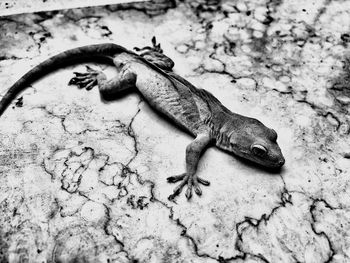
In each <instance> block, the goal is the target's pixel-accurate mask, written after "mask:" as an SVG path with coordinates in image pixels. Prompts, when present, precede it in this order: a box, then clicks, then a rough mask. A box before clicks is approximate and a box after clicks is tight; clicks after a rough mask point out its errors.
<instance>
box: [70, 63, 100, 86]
mask: <svg viewBox="0 0 350 263" xmlns="http://www.w3.org/2000/svg"><path fill="white" fill-rule="evenodd" d="M86 69H87V72H85V73H80V72H74V74H75V77H73V78H72V79H71V80H70V81H69V82H68V85H76V86H78V87H79V88H80V89H82V88H85V89H86V90H91V89H92V88H93V87H94V86H96V85H97V76H98V74H100V71H97V70H95V69H92V68H90V67H89V66H86Z"/></svg>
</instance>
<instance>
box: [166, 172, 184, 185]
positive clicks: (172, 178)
mask: <svg viewBox="0 0 350 263" xmlns="http://www.w3.org/2000/svg"><path fill="white" fill-rule="evenodd" d="M185 176H186V173H183V174H180V175H175V176H169V177H168V178H167V179H166V180H167V181H168V183H176V182H178V181H181V180H183V179H184V178H185Z"/></svg>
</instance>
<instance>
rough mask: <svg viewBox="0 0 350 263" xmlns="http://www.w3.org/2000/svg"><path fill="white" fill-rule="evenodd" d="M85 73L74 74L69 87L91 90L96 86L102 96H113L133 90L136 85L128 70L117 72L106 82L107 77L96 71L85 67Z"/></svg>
mask: <svg viewBox="0 0 350 263" xmlns="http://www.w3.org/2000/svg"><path fill="white" fill-rule="evenodd" d="M86 68H87V72H85V73H80V72H74V74H75V77H73V78H72V79H71V80H70V81H69V83H68V84H69V85H77V86H78V87H79V88H86V89H87V90H90V89H92V88H93V87H94V86H96V85H97V86H98V88H99V90H100V92H101V94H102V96H104V97H106V96H109V95H114V94H117V93H119V92H120V91H123V90H126V89H130V88H134V87H135V84H136V74H134V73H132V72H131V71H129V70H123V71H122V72H119V73H118V74H117V76H115V77H114V78H112V79H109V80H107V76H106V75H105V74H104V73H103V72H102V71H98V70H94V69H92V68H90V67H89V66H86Z"/></svg>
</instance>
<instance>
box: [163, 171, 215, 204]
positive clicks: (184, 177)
mask: <svg viewBox="0 0 350 263" xmlns="http://www.w3.org/2000/svg"><path fill="white" fill-rule="evenodd" d="M167 181H168V182H169V183H176V182H178V181H182V182H181V183H180V184H179V185H178V186H177V187H176V188H175V189H174V192H173V194H171V195H169V197H168V199H169V200H170V201H173V200H174V198H175V197H176V196H178V195H179V194H180V193H181V191H182V189H183V188H184V186H185V185H186V184H187V190H186V197H187V199H190V198H191V197H192V189H193V188H194V192H195V193H196V194H197V195H198V196H201V195H202V190H201V188H200V187H199V184H202V185H205V186H208V185H210V182H208V181H206V180H204V179H202V178H200V177H198V176H196V175H189V174H187V173H183V174H180V175H176V176H170V177H168V178H167Z"/></svg>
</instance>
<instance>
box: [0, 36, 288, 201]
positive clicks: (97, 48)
mask: <svg viewBox="0 0 350 263" xmlns="http://www.w3.org/2000/svg"><path fill="white" fill-rule="evenodd" d="M152 44H153V46H146V47H144V48H134V50H135V52H134V51H131V50H128V49H126V48H124V47H122V46H120V45H117V44H113V43H105V44H94V45H87V46H82V47H78V48H73V49H70V50H67V51H64V52H61V53H59V54H58V55H55V56H53V57H50V58H48V59H47V60H45V61H44V62H42V63H40V64H39V65H37V66H35V67H34V68H33V69H31V70H30V71H28V72H27V73H26V74H25V75H23V77H21V78H20V79H19V80H18V81H17V82H15V83H14V84H13V85H12V86H11V87H10V88H9V90H8V91H7V92H6V93H5V95H4V96H3V98H2V99H1V101H0V116H1V115H2V113H3V112H4V111H5V109H6V108H7V107H8V106H9V105H10V104H11V102H12V101H13V100H14V99H15V98H16V96H17V95H18V94H19V93H20V92H21V91H22V90H23V89H25V88H26V87H27V86H28V85H30V84H31V83H32V82H34V81H36V80H38V79H40V78H41V77H43V76H44V75H45V74H47V73H49V72H51V71H53V70H55V69H58V68H61V67H65V66H68V65H72V64H76V63H80V62H84V61H96V60H99V59H103V60H104V61H106V62H108V63H111V64H112V65H114V67H115V68H116V69H117V73H116V75H115V76H114V77H113V78H111V79H107V77H106V75H105V74H104V73H103V72H102V71H99V70H95V69H92V68H91V67H88V66H87V71H86V72H74V74H75V76H74V77H73V78H72V79H71V80H70V81H69V83H68V84H69V85H76V86H78V87H79V88H85V89H87V90H90V89H92V88H93V87H94V86H97V87H98V89H99V92H100V94H101V96H102V97H105V98H108V97H109V96H118V94H121V93H123V92H125V91H128V90H138V92H139V93H140V94H141V96H142V97H143V98H144V100H145V101H147V102H148V104H149V105H150V106H151V108H153V109H154V110H155V111H157V112H159V113H160V114H161V115H162V116H164V117H165V118H166V119H168V120H170V121H172V122H173V123H174V124H175V125H177V126H178V127H179V128H181V129H183V130H184V131H186V132H187V133H189V134H190V135H192V136H193V137H194V140H193V141H192V142H191V143H190V144H188V146H187V147H186V151H185V155H186V156H185V162H186V168H185V172H184V173H182V174H180V175H174V176H170V177H168V178H167V181H168V182H169V183H176V182H180V183H179V184H178V185H177V186H176V187H175V189H174V191H173V193H172V194H171V195H169V197H168V198H169V200H174V198H175V197H176V196H178V195H179V194H180V193H181V192H182V190H183V188H184V187H185V186H187V189H186V193H185V196H186V197H187V199H190V198H191V197H192V193H193V191H194V192H195V193H196V194H197V195H198V196H201V195H202V190H201V187H200V185H204V186H209V185H210V182H209V181H207V180H205V179H203V178H201V177H199V176H198V175H197V173H196V171H197V167H198V163H199V160H200V158H201V155H202V154H203V153H204V150H205V149H207V148H208V147H209V146H210V145H215V146H216V147H217V148H219V149H221V150H224V151H225V152H228V153H231V154H233V155H235V156H238V157H242V158H244V159H247V160H249V161H251V162H253V163H256V164H258V165H260V166H263V167H267V168H273V169H280V168H281V167H282V166H283V165H284V163H285V159H284V157H283V154H282V152H281V149H280V147H279V145H278V143H277V133H276V131H275V130H273V129H271V128H268V127H266V126H265V125H264V124H263V123H262V122H260V121H259V120H257V119H255V118H251V117H247V116H243V115H240V114H237V113H234V112H232V111H230V110H229V109H228V108H226V107H225V106H224V105H223V104H222V103H221V102H220V101H219V100H218V99H217V98H216V97H214V95H212V94H211V93H210V92H208V91H207V90H205V89H200V88H196V87H195V86H194V85H192V84H191V83H190V82H188V81H187V80H185V79H184V78H182V77H180V76H179V75H177V74H176V73H174V72H173V67H174V62H173V61H172V60H171V59H170V58H169V57H167V56H166V55H165V54H163V50H162V48H161V47H160V44H157V43H156V39H155V37H153V38H152Z"/></svg>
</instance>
